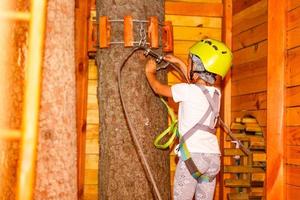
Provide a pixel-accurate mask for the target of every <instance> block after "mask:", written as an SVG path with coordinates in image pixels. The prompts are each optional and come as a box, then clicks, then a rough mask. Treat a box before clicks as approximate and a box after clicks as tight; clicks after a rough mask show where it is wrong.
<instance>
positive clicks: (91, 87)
mask: <svg viewBox="0 0 300 200" xmlns="http://www.w3.org/2000/svg"><path fill="white" fill-rule="evenodd" d="M88 94H89V95H96V94H97V80H89V81H88Z"/></svg>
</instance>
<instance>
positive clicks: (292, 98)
mask: <svg viewBox="0 0 300 200" xmlns="http://www.w3.org/2000/svg"><path fill="white" fill-rule="evenodd" d="M285 95H286V98H285V99H286V106H287V107H292V106H293V107H294V106H300V86H296V87H290V88H287V89H286V94H285Z"/></svg>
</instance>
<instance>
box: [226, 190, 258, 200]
mask: <svg viewBox="0 0 300 200" xmlns="http://www.w3.org/2000/svg"><path fill="white" fill-rule="evenodd" d="M262 197H263V193H262V192H250V193H249V194H248V193H246V192H240V193H229V194H228V200H249V199H251V200H254V199H261V198H262Z"/></svg>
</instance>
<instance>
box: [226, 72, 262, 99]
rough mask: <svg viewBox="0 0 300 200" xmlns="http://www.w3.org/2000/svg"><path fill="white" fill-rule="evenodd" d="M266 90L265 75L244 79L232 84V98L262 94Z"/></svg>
mask: <svg viewBox="0 0 300 200" xmlns="http://www.w3.org/2000/svg"><path fill="white" fill-rule="evenodd" d="M266 90H267V77H266V76H265V75H260V76H255V77H252V78H245V79H242V80H238V81H233V82H232V96H238V95H245V94H251V93H258V92H264V91H266Z"/></svg>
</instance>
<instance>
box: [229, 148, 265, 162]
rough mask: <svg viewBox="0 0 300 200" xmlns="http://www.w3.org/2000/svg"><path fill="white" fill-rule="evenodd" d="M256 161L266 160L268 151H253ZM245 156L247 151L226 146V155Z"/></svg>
mask: <svg viewBox="0 0 300 200" xmlns="http://www.w3.org/2000/svg"><path fill="white" fill-rule="evenodd" d="M252 153H253V154H252V156H253V159H252V160H253V161H254V162H265V161H266V159H267V156H266V153H265V152H261V151H255V152H252ZM236 155H237V156H245V153H244V152H243V151H242V150H241V149H235V148H230V149H229V148H226V149H224V156H236Z"/></svg>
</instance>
